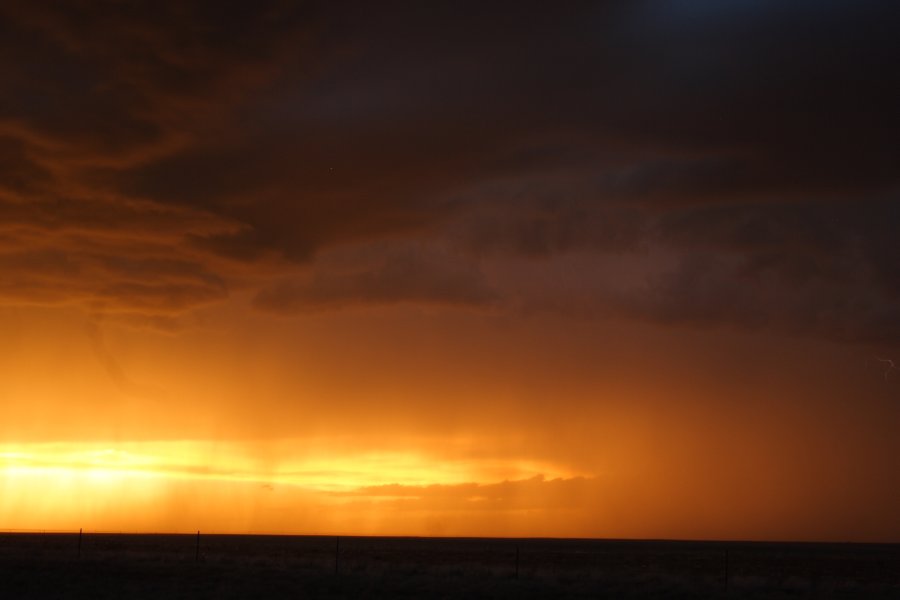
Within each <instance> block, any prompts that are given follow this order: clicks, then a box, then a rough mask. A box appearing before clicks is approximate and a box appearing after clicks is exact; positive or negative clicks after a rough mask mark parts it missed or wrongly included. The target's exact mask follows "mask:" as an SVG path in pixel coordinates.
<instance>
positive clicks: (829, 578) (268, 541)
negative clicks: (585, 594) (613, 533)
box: [0, 528, 900, 597]
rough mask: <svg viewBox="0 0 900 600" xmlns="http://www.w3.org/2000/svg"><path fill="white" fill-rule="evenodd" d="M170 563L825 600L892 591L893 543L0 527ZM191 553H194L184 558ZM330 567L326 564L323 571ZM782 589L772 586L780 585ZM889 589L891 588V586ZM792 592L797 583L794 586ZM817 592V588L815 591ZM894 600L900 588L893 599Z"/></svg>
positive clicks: (13, 554) (70, 550) (896, 566)
mask: <svg viewBox="0 0 900 600" xmlns="http://www.w3.org/2000/svg"><path fill="white" fill-rule="evenodd" d="M29 558H34V559H39V560H51V561H52V560H72V559H73V558H74V559H78V560H80V561H88V562H90V561H120V562H125V561H137V562H140V561H142V560H144V561H148V560H150V561H156V562H157V563H158V562H159V561H161V560H162V561H164V562H165V561H167V562H176V563H178V562H180V563H187V564H190V563H191V562H194V563H197V565H198V567H197V568H212V567H215V566H216V565H226V564H235V561H237V562H238V563H240V562H241V561H242V560H243V561H249V562H252V563H254V564H257V563H258V564H271V565H274V566H277V567H278V568H284V569H293V570H299V571H303V572H308V573H320V574H322V575H324V576H326V577H327V576H329V571H330V572H331V573H330V574H331V575H333V576H334V577H340V578H346V577H350V578H353V577H361V576H365V575H366V574H370V575H371V574H377V573H395V574H398V575H400V576H402V577H423V576H426V575H427V576H451V575H454V574H455V575H454V576H462V575H468V574H478V575H481V576H485V577H494V578H505V579H509V580H515V581H523V582H527V581H532V580H539V579H558V578H560V577H564V578H566V580H573V581H611V582H617V581H618V582H629V581H632V582H638V583H640V582H646V581H649V580H651V579H653V580H668V579H671V580H672V581H680V580H687V581H692V582H698V584H700V585H703V586H705V589H708V590H710V591H711V593H714V594H717V595H718V594H725V595H728V594H729V593H732V592H735V593H737V594H738V595H740V590H739V588H740V589H746V588H749V587H753V586H755V587H759V588H765V589H768V588H766V586H769V587H772V588H776V587H777V588H779V589H781V588H784V589H788V588H791V586H793V587H794V588H798V589H803V590H807V591H805V592H802V593H803V594H804V595H806V596H807V597H816V596H817V595H818V596H821V597H828V595H827V594H828V593H829V590H833V589H836V588H838V587H840V586H842V585H849V586H852V585H857V584H868V583H872V582H874V583H875V584H878V585H881V586H887V588H888V589H896V591H897V592H900V545H898V544H853V545H848V544H844V545H841V544H818V545H816V544H765V543H739V542H736V543H727V542H664V541H660V542H653V541H648V542H640V541H615V540H552V539H499V538H442V539H439V538H387V537H384V538H366V537H353V536H351V537H346V536H265V535H257V536H252V535H251V536H242V535H228V534H203V533H202V532H201V531H200V530H197V531H196V532H193V533H176V534H167V533H149V534H128V533H121V532H112V531H90V530H87V531H86V530H85V529H84V528H80V529H78V530H74V529H73V530H59V529H57V530H51V529H23V528H18V529H13V528H6V529H0V560H12V559H16V560H22V559H29ZM191 559H193V560H191ZM329 567H330V568H329ZM779 586H780V587H779ZM892 586H893V587H892ZM795 592H796V590H795ZM823 594H824V595H823ZM897 597H900V593H898V594H897Z"/></svg>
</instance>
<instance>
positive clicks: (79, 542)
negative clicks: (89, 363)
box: [78, 527, 84, 558]
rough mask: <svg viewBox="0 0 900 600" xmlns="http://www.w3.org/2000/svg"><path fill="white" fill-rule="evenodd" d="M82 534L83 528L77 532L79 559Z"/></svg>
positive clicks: (79, 556)
mask: <svg viewBox="0 0 900 600" xmlns="http://www.w3.org/2000/svg"><path fill="white" fill-rule="evenodd" d="M82 533H84V528H83V527H82V528H81V529H79V530H78V558H81V534H82Z"/></svg>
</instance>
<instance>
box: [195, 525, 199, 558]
mask: <svg viewBox="0 0 900 600" xmlns="http://www.w3.org/2000/svg"><path fill="white" fill-rule="evenodd" d="M194 561H195V562H200V530H199V529H198V530H197V549H196V552H195V554H194Z"/></svg>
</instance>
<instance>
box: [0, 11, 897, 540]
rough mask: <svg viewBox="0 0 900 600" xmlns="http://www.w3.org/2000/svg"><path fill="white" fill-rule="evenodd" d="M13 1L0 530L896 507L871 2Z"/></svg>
mask: <svg viewBox="0 0 900 600" xmlns="http://www.w3.org/2000/svg"><path fill="white" fill-rule="evenodd" d="M39 4H41V3H32V2H16V1H13V2H3V3H2V5H3V6H0V24H2V27H3V28H4V29H3V30H2V31H0V46H2V47H3V52H0V72H2V73H3V75H2V77H3V81H4V104H3V106H2V108H0V530H3V529H10V530H50V529H53V530H66V531H77V530H79V529H85V530H92V531H130V532H148V531H152V532H165V531H188V532H190V531H196V530H198V529H201V530H204V531H208V532H211V533H212V532H234V533H254V532H268V533H305V534H372V535H448V536H453V535H460V536H551V537H553V536H556V537H610V538H655V539H656V538H679V539H729V540H733V539H753V540H829V541H896V540H898V539H900V519H898V511H897V498H898V497H900V476H898V474H900V436H898V435H897V431H898V427H900V270H898V265H900V251H898V249H900V244H898V242H897V234H898V231H900V220H898V219H900V212H898V210H897V206H898V201H897V190H898V189H900V180H898V176H897V173H898V171H897V169H896V165H897V160H896V140H897V135H896V134H895V133H894V132H893V130H892V129H891V127H892V125H891V124H892V123H893V121H892V120H891V118H890V117H888V116H886V115H893V114H894V113H896V107H895V106H894V102H893V99H894V98H893V96H892V95H891V94H890V93H888V91H887V90H888V88H889V87H890V86H887V87H886V84H885V77H886V75H885V74H886V73H890V72H893V71H894V70H896V65H895V64H894V62H895V61H894V60H893V58H891V59H890V60H888V59H887V58H885V56H887V55H888V54H891V53H885V52H883V51H882V50H879V48H885V47H888V46H889V45H891V44H895V43H896V42H895V39H896V37H897V36H896V35H894V34H893V32H891V35H890V36H888V35H887V34H885V33H884V32H882V30H881V29H879V27H880V23H881V22H882V20H881V19H879V18H875V17H874V16H873V15H876V14H877V11H875V9H872V11H874V12H872V11H869V9H868V8H866V9H863V8H859V7H855V6H848V7H845V8H843V9H841V10H838V9H837V8H836V7H833V6H832V5H831V3H825V4H827V5H828V6H827V7H823V8H822V9H821V10H818V9H817V10H816V11H810V12H814V14H807V13H805V12H803V11H802V10H801V9H800V8H797V7H796V6H794V5H793V4H792V5H791V7H789V8H783V9H782V8H779V9H778V10H775V9H774V8H773V7H772V6H769V5H770V4H771V3H727V2H726V3H716V2H700V3H659V6H657V5H656V4H654V3H605V2H600V3H566V6H565V7H562V8H558V7H554V8H553V10H549V9H546V10H543V9H542V10H534V11H532V10H521V11H517V10H505V9H504V10H501V9H499V8H498V7H496V6H493V5H492V4H491V3H486V4H485V6H483V7H480V8H479V9H478V10H471V11H470V10H468V9H463V8H460V7H457V6H456V4H454V3H447V6H443V7H439V6H434V7H432V6H431V5H430V4H428V7H427V8H426V5H425V4H421V6H419V3H413V4H415V5H416V6H417V8H416V9H415V10H413V9H412V8H410V9H409V10H406V9H404V10H398V9H388V8H386V7H382V6H381V5H380V4H377V3H372V4H367V3H363V5H365V8H360V9H359V10H349V9H347V8H345V7H344V8H342V7H341V6H339V4H340V3H338V4H333V3H323V4H322V6H318V4H317V3H315V2H313V3H312V5H310V6H307V4H306V3H291V2H288V3H284V4H282V3H274V4H272V5H270V3H268V2H267V1H265V0H261V2H259V3H257V2H254V3H243V4H239V5H235V7H234V10H233V11H232V10H231V8H229V9H228V10H226V9H225V8H224V5H222V6H219V4H217V3H194V2H185V3H177V4H178V6H168V5H166V6H163V5H161V4H157V3H149V4H146V5H144V4H141V3H137V4H136V5H134V6H131V3H128V7H124V6H119V3H101V4H102V6H101V5H100V4H98V5H97V6H94V5H93V3H72V4H71V5H70V4H68V3H62V4H61V5H59V6H57V5H56V4H55V3H53V4H52V5H46V6H41V5H39ZM351 4H352V3H351ZM437 4H441V3H437ZM732 4H733V6H732ZM757 4H758V5H757ZM850 4H852V3H850ZM863 4H865V5H866V6H868V4H867V3H863ZM688 5H690V6H688ZM738 5H739V6H738ZM773 6H774V5H773ZM779 6H780V5H779ZM867 11H869V12H867ZM844 13H846V14H844ZM799 23H802V24H803V27H800V26H799V25H798V24H799ZM869 25H871V27H870V26H869ZM834 31H840V32H843V33H844V34H846V36H845V37H846V40H845V41H846V43H847V48H852V49H853V52H852V53H851V54H852V56H848V58H847V59H846V60H837V59H835V60H831V61H830V62H828V61H826V62H828V64H827V65H826V64H824V63H821V62H818V61H819V59H818V58H817V57H821V56H824V55H827V56H832V54H831V53H838V52H839V50H836V49H835V48H834V47H833V45H832V38H833V35H832V32H834ZM879 36H883V37H879ZM842 39H843V38H842ZM763 41H764V42H763ZM850 42H852V43H850ZM879 44H881V45H879ZM837 55H838V54H834V56H837ZM831 85H833V87H834V89H831V88H828V89H826V87H828V86H831ZM847 90H852V93H851V92H849V91H847Z"/></svg>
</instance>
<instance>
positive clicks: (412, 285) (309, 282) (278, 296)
mask: <svg viewBox="0 0 900 600" xmlns="http://www.w3.org/2000/svg"><path fill="white" fill-rule="evenodd" d="M369 254H370V256H368V257H367V258H366V259H365V261H364V265H363V266H360V265H358V264H355V263H356V262H357V261H353V262H354V264H353V265H352V267H351V268H350V269H349V270H347V269H346V267H345V268H343V269H341V268H334V267H332V268H331V269H321V270H318V271H317V272H315V273H314V274H313V275H312V276H311V277H309V278H307V279H297V280H291V281H282V282H279V283H277V284H275V285H273V286H271V287H267V288H264V289H263V290H262V291H261V292H260V293H259V294H258V295H257V296H256V298H255V300H254V306H256V307H257V308H259V309H260V310H264V311H268V312H274V313H281V314H295V313H302V312H312V311H320V310H329V309H337V308H342V307H347V306H365V305H378V304H390V303H395V302H414V303H419V304H437V305H445V306H470V307H484V306H488V305H490V304H492V303H493V302H495V301H496V300H497V296H496V292H495V291H494V290H493V289H491V287H490V285H489V284H488V282H487V281H486V280H485V277H484V275H483V274H482V273H481V272H480V271H479V270H478V269H477V268H476V267H475V266H474V265H472V264H470V263H469V262H467V261H460V260H459V259H458V257H456V256H453V255H449V254H447V253H446V252H440V251H436V250H433V249H428V248H415V247H412V248H390V249H388V250H386V251H383V252H381V251H380V252H370V253H369Z"/></svg>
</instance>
